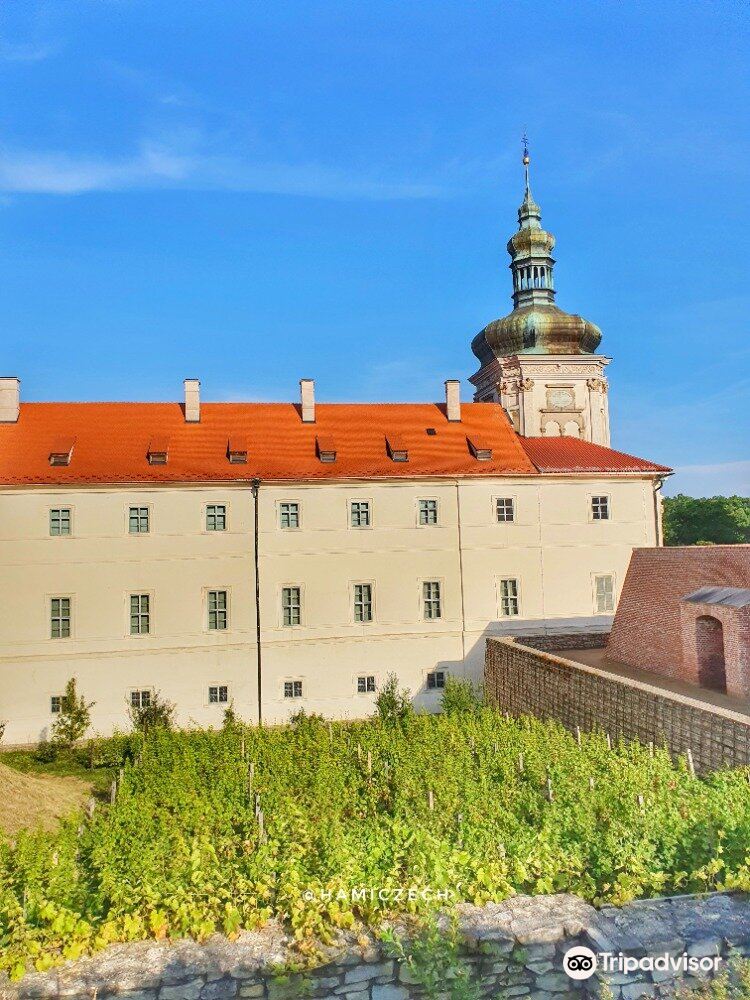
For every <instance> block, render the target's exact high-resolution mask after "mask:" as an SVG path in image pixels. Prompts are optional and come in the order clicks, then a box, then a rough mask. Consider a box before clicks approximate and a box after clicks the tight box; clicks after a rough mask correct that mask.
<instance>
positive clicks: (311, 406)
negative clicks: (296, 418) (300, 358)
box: [299, 378, 315, 424]
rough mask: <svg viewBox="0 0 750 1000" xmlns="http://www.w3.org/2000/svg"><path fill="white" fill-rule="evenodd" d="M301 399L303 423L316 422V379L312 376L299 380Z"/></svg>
mask: <svg viewBox="0 0 750 1000" xmlns="http://www.w3.org/2000/svg"><path fill="white" fill-rule="evenodd" d="M299 400H300V405H301V407H302V423H303V424H314V423H315V381H314V380H313V379H311V378H301V379H300V380H299Z"/></svg>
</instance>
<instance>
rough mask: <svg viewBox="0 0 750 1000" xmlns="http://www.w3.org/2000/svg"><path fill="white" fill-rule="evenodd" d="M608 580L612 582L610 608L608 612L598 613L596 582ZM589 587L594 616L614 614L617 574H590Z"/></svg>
mask: <svg viewBox="0 0 750 1000" xmlns="http://www.w3.org/2000/svg"><path fill="white" fill-rule="evenodd" d="M607 578H609V579H610V580H611V581H612V607H611V608H610V610H608V611H600V610H599V608H598V606H597V605H598V602H597V597H598V594H597V589H596V582H597V580H604V579H607ZM591 587H592V593H593V607H594V614H595V615H613V614H614V613H615V608H616V607H617V574H616V573H614V572H612V573H592V574H591Z"/></svg>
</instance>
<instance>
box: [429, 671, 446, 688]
mask: <svg viewBox="0 0 750 1000" xmlns="http://www.w3.org/2000/svg"><path fill="white" fill-rule="evenodd" d="M444 687H445V671H444V670H433V671H432V673H429V674H428V675H427V688H428V690H429V691H436V690H437V689H438V688H444Z"/></svg>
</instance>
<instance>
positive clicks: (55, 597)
mask: <svg viewBox="0 0 750 1000" xmlns="http://www.w3.org/2000/svg"><path fill="white" fill-rule="evenodd" d="M74 596H75V595H73V594H48V595H47V638H48V639H49V640H50V641H51V642H59V641H60V640H65V639H72V638H74V635H73V614H74ZM53 601H68V615H67V619H68V634H67V635H53V634H52V622H53V620H54V619H53V615H52V602H53ZM59 620H60V621H62V620H63V618H62V615H60V616H59Z"/></svg>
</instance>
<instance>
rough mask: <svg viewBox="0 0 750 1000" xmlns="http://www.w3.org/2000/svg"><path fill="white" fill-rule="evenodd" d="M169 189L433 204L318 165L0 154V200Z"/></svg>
mask: <svg viewBox="0 0 750 1000" xmlns="http://www.w3.org/2000/svg"><path fill="white" fill-rule="evenodd" d="M165 187H174V188H182V189H192V190H225V191H243V192H254V193H258V194H283V195H297V196H300V197H317V198H334V199H365V200H391V199H412V198H432V197H437V196H439V195H440V194H441V193H442V189H441V188H440V187H439V186H437V185H435V184H428V183H419V182H411V181H400V180H390V179H388V178H379V177H374V176H363V175H360V174H357V173H355V172H349V171H346V170H342V169H340V168H337V167H329V166H326V165H324V164H318V163H277V162H269V161H263V162H261V161H256V162H253V161H250V160H242V159H240V158H238V157H225V156H217V155H212V154H204V153H200V152H196V151H194V150H192V149H188V150H187V151H185V150H184V149H182V148H181V147H177V146H173V145H171V144H170V143H168V142H167V143H161V142H146V143H144V144H143V145H142V146H141V147H140V149H139V150H138V152H137V153H135V154H134V155H133V156H131V157H123V158H106V157H99V158H97V157H86V156H80V157H79V156H71V155H69V154H66V153H37V152H28V151H23V150H12V149H8V148H6V149H0V192H4V193H6V194H52V195H75V194H86V193H88V192H92V191H132V190H145V189H149V188H165Z"/></svg>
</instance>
